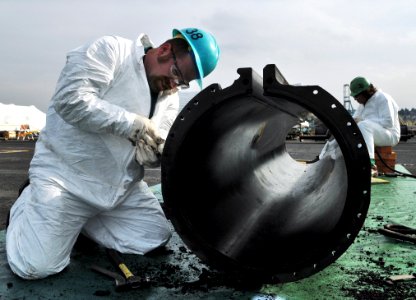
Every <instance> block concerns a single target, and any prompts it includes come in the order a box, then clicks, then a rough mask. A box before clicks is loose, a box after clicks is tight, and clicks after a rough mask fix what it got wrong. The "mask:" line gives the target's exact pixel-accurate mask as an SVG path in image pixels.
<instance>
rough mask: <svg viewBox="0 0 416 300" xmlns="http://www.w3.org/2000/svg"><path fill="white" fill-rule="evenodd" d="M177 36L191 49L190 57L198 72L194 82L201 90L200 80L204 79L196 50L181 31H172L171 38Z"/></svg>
mask: <svg viewBox="0 0 416 300" xmlns="http://www.w3.org/2000/svg"><path fill="white" fill-rule="evenodd" d="M178 36H180V38H183V39H184V40H185V41H186V42H187V43H188V45H189V46H190V47H191V49H192V53H193V55H192V57H193V59H194V62H195V65H196V68H197V70H198V78H197V79H196V81H197V82H198V85H199V87H200V88H201V89H202V78H204V71H203V68H202V63H201V58H200V57H199V54H198V51H197V50H196V48H195V47H194V45H193V44H192V42H191V41H190V40H189V38H188V37H187V35H185V34H183V33H182V31H181V30H179V29H176V28H175V29H173V30H172V37H174V38H176V37H178Z"/></svg>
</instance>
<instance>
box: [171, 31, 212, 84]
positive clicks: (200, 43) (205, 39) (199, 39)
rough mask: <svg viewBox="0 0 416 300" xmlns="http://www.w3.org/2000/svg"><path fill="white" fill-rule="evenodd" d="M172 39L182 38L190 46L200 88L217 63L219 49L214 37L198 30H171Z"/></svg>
mask: <svg viewBox="0 0 416 300" xmlns="http://www.w3.org/2000/svg"><path fill="white" fill-rule="evenodd" d="M172 35H173V37H174V38H183V39H185V40H186V41H187V42H188V44H189V45H190V46H191V49H192V52H191V53H192V54H193V59H194V62H195V65H196V66H197V68H198V78H197V81H198V84H199V86H200V87H201V88H202V78H204V77H206V76H207V75H208V74H209V73H211V72H212V71H213V70H214V69H215V67H216V65H217V62H218V59H219V56H220V48H219V47H218V44H217V42H216V40H215V38H214V36H213V35H212V34H211V33H209V32H207V31H205V30H202V29H199V28H184V29H173V32H172Z"/></svg>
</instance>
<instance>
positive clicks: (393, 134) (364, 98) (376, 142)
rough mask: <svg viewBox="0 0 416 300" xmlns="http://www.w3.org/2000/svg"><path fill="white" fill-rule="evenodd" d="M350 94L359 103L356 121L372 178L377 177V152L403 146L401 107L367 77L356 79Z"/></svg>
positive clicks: (351, 85) (352, 83) (353, 81)
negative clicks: (385, 148) (363, 142)
mask: <svg viewBox="0 0 416 300" xmlns="http://www.w3.org/2000/svg"><path fill="white" fill-rule="evenodd" d="M350 90H351V96H352V97H354V99H355V100H356V101H357V102H358V103H359V106H358V108H357V110H356V111H355V113H354V116H353V118H354V120H355V121H356V122H357V125H358V127H359V128H360V131H361V133H362V135H363V138H364V140H365V143H366V145H367V150H368V154H369V156H370V160H371V168H372V175H373V176H377V166H376V163H375V158H374V148H375V146H395V145H397V144H398V143H399V141H400V121H399V107H398V105H397V103H396V101H394V99H393V97H391V96H390V95H388V94H386V93H384V92H382V91H381V90H379V89H377V88H376V87H375V86H374V85H373V84H371V82H370V81H368V80H367V79H366V78H364V77H356V78H354V79H353V80H352V81H351V83H350Z"/></svg>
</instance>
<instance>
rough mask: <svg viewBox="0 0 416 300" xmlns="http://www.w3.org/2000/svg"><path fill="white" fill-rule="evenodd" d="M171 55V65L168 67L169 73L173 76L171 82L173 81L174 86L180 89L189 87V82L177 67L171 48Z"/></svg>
mask: <svg viewBox="0 0 416 300" xmlns="http://www.w3.org/2000/svg"><path fill="white" fill-rule="evenodd" d="M171 52H172V57H173V65H172V66H171V67H170V74H171V77H172V78H173V82H175V84H176V86H177V87H179V88H181V89H187V88H189V82H186V81H185V79H184V78H183V75H182V72H181V70H180V69H179V67H178V61H177V60H176V55H175V52H173V49H172V48H171Z"/></svg>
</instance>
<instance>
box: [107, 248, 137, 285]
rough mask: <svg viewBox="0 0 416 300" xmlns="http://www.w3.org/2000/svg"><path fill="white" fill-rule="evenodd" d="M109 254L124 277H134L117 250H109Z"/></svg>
mask: <svg viewBox="0 0 416 300" xmlns="http://www.w3.org/2000/svg"><path fill="white" fill-rule="evenodd" d="M107 254H108V256H109V257H110V258H111V260H112V261H113V263H114V264H115V265H116V266H117V267H118V268H119V269H120V270H121V272H123V274H124V277H126V279H129V278H130V277H133V276H134V275H133V273H132V272H131V271H130V270H129V268H127V266H126V264H125V263H124V261H123V259H122V258H121V256H120V255H119V254H118V252H117V251H116V250H113V249H107Z"/></svg>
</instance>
